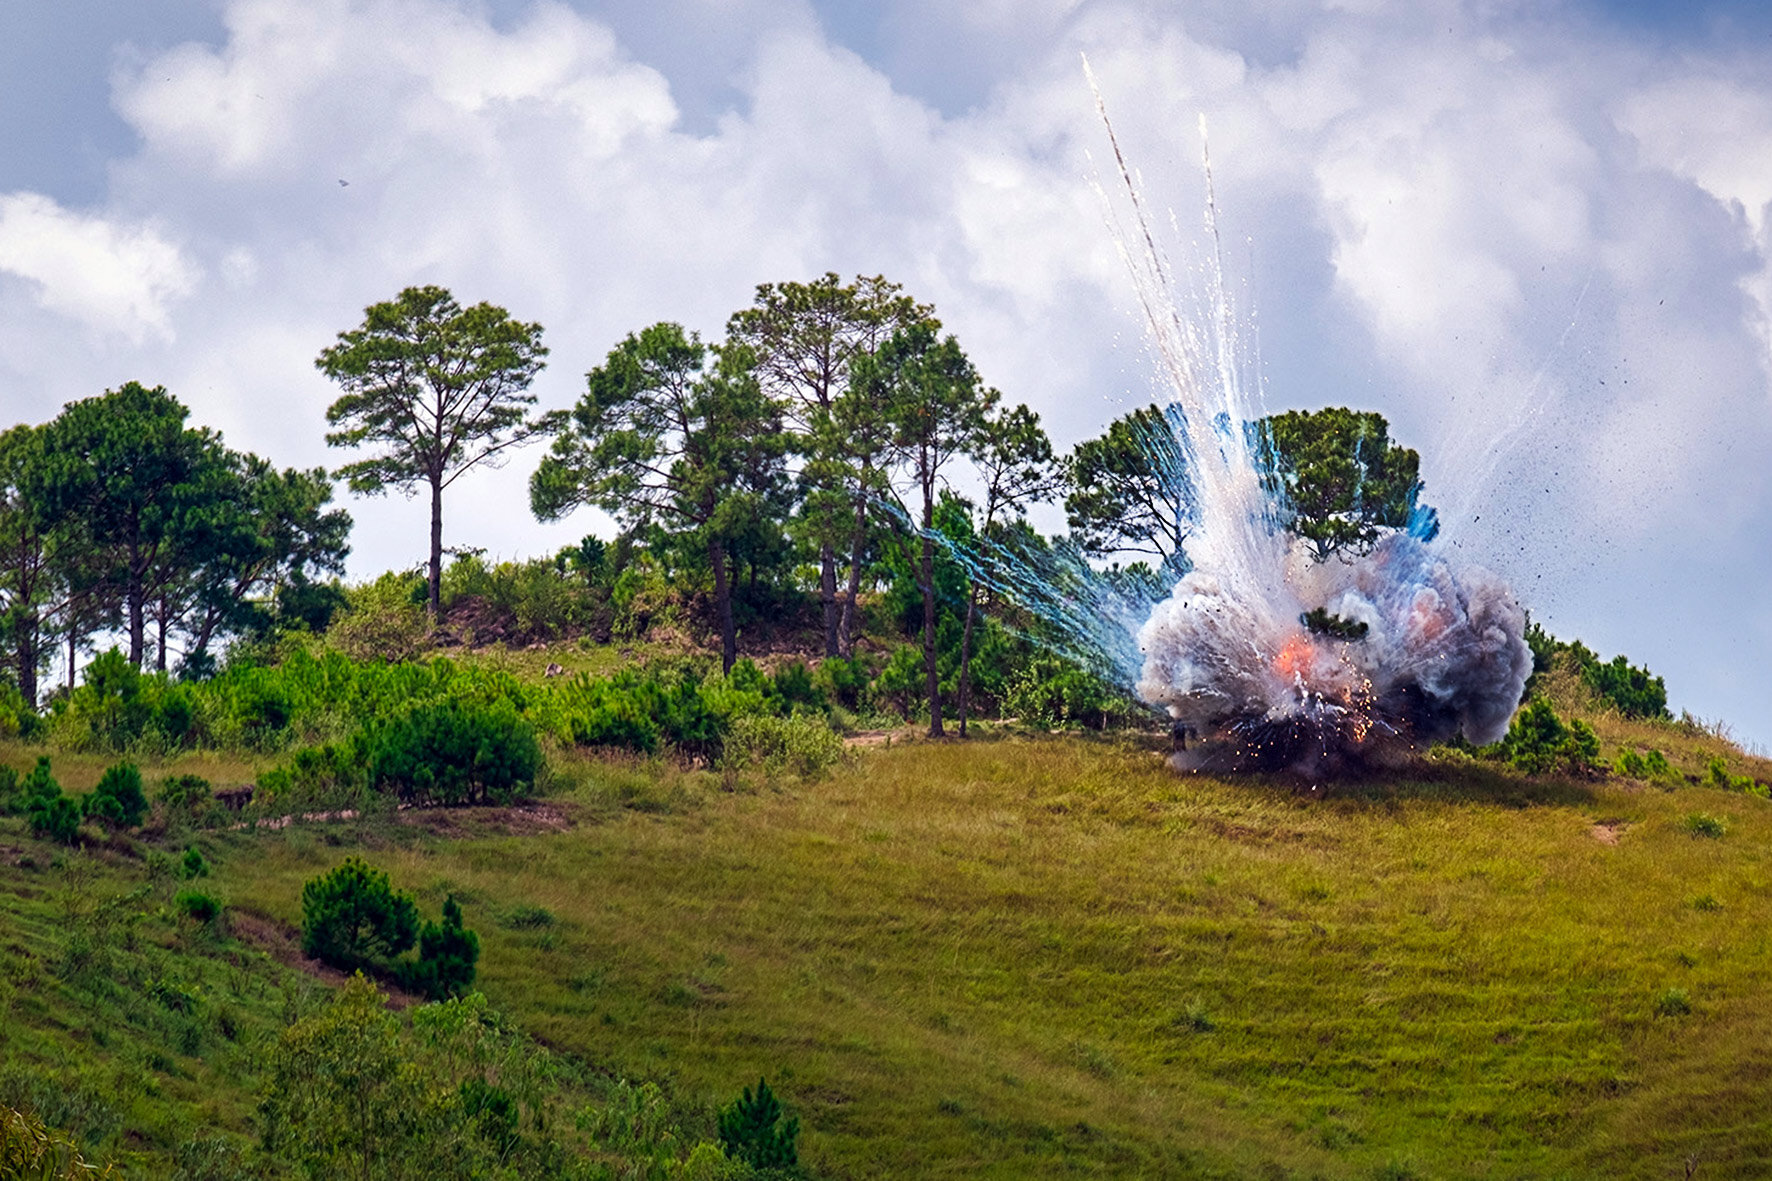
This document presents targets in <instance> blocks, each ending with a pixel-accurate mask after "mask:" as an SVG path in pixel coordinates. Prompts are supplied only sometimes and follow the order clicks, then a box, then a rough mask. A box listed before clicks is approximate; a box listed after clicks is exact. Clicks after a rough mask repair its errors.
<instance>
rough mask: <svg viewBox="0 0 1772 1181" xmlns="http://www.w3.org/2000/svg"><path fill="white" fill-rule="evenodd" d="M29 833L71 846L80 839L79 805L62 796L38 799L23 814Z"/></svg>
mask: <svg viewBox="0 0 1772 1181" xmlns="http://www.w3.org/2000/svg"><path fill="white" fill-rule="evenodd" d="M25 815H26V816H27V817H28V818H29V820H30V824H31V832H32V833H33V834H35V835H37V836H40V837H44V838H45V839H47V840H52V841H60V842H61V843H62V844H64V845H71V844H73V843H74V842H75V841H77V840H79V838H80V805H79V804H76V803H75V802H74V801H73V800H72V799H70V798H69V797H67V796H64V795H55V796H45V797H39V798H38V799H37V800H36V801H35V802H34V803H33V804H32V805H31V807H30V809H29V810H28V811H27V812H26V813H25Z"/></svg>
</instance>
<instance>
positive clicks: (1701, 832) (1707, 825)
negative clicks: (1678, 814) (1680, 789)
mask: <svg viewBox="0 0 1772 1181" xmlns="http://www.w3.org/2000/svg"><path fill="white" fill-rule="evenodd" d="M1680 828H1681V829H1682V830H1684V831H1685V833H1686V834H1687V835H1688V836H1693V837H1706V838H1708V839H1710V840H1713V841H1714V840H1720V839H1722V837H1723V834H1725V833H1727V832H1728V831H1729V826H1728V825H1727V824H1726V823H1725V822H1724V821H1723V820H1722V819H1721V818H1720V817H1717V816H1712V815H1711V814H1710V813H1708V812H1692V813H1689V814H1688V815H1687V816H1686V817H1685V818H1684V819H1683V820H1681V821H1680Z"/></svg>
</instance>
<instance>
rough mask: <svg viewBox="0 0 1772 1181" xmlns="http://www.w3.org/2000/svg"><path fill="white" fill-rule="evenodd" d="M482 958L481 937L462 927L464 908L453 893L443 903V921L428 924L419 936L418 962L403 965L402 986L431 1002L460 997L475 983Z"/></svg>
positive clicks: (401, 971)
mask: <svg viewBox="0 0 1772 1181" xmlns="http://www.w3.org/2000/svg"><path fill="white" fill-rule="evenodd" d="M479 959H480V937H479V936H478V935H476V934H474V932H472V931H470V930H468V929H467V928H466V927H464V926H462V919H461V906H460V904H459V903H457V902H456V900H455V896H454V895H453V894H451V895H450V896H449V897H448V898H446V899H444V902H443V921H442V922H441V923H431V922H427V923H425V925H424V928H423V929H422V930H421V931H420V932H419V935H418V959H417V960H416V961H409V962H407V963H404V964H402V965H401V968H400V978H401V982H402V984H403V985H404V986H405V987H406V988H407V989H409V990H411V991H413V992H422V993H424V994H425V995H426V996H428V997H430V998H431V999H432V1000H442V999H444V998H446V997H452V996H460V995H462V994H463V993H465V992H467V991H468V990H469V989H470V988H471V987H472V986H473V983H474V966H475V964H476V963H478V961H479Z"/></svg>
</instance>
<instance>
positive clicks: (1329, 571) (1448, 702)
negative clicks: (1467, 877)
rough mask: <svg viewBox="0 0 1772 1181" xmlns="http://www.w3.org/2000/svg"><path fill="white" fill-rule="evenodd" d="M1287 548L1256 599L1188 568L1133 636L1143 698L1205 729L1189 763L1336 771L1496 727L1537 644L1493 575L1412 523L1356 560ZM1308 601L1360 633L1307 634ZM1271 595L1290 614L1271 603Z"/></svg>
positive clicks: (1514, 699) (1483, 736) (1501, 725)
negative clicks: (1413, 530) (1444, 552)
mask: <svg viewBox="0 0 1772 1181" xmlns="http://www.w3.org/2000/svg"><path fill="white" fill-rule="evenodd" d="M1288 558H1289V561H1288V564H1287V568H1286V569H1284V570H1283V572H1282V573H1281V576H1280V577H1279V578H1278V579H1277V580H1276V582H1275V583H1274V584H1270V585H1269V586H1268V587H1266V588H1264V589H1265V590H1266V591H1267V592H1268V593H1265V594H1262V595H1259V596H1238V595H1235V594H1231V593H1228V592H1227V590H1226V583H1225V581H1224V580H1223V579H1221V578H1220V577H1217V576H1215V575H1214V574H1213V573H1212V572H1211V571H1210V570H1208V569H1204V568H1202V569H1196V570H1195V571H1194V572H1193V573H1191V574H1189V575H1187V576H1186V577H1185V578H1183V579H1182V580H1181V582H1180V583H1179V584H1178V585H1177V586H1176V588H1175V591H1174V593H1173V594H1172V595H1171V596H1170V598H1168V599H1167V600H1165V601H1164V602H1162V603H1159V604H1157V606H1156V607H1155V608H1154V609H1153V610H1152V612H1151V617H1150V619H1149V620H1148V621H1147V622H1146V623H1145V625H1144V626H1143V628H1141V629H1140V631H1139V634H1138V645H1139V648H1140V650H1141V651H1142V652H1143V654H1144V667H1143V670H1142V674H1141V676H1140V678H1139V682H1138V687H1137V688H1138V695H1139V696H1140V697H1141V698H1143V699H1144V700H1145V701H1147V702H1150V703H1151V704H1153V705H1158V706H1162V707H1164V708H1166V709H1167V710H1168V712H1169V715H1170V716H1171V717H1172V718H1174V719H1175V720H1176V722H1177V724H1178V726H1179V727H1182V728H1184V732H1187V731H1191V732H1192V733H1194V734H1197V735H1199V736H1200V737H1201V738H1203V739H1205V742H1204V743H1203V744H1201V745H1199V746H1196V747H1195V749H1194V750H1192V751H1190V752H1187V755H1186V757H1185V758H1184V759H1183V760H1182V761H1183V764H1184V765H1185V766H1187V767H1191V768H1213V769H1237V768H1241V769H1251V770H1255V769H1262V770H1273V769H1280V768H1293V769H1297V770H1299V771H1301V772H1303V773H1306V774H1333V773H1337V772H1343V771H1349V770H1354V769H1357V768H1359V767H1361V766H1365V765H1371V764H1375V763H1376V764H1383V763H1388V762H1390V761H1392V760H1394V759H1395V758H1396V757H1397V756H1398V755H1400V754H1406V753H1407V752H1408V751H1410V750H1412V749H1414V748H1416V747H1418V746H1422V745H1425V744H1427V743H1431V742H1438V741H1442V740H1445V739H1448V738H1453V737H1456V736H1458V735H1460V734H1462V735H1463V736H1464V737H1466V738H1468V739H1469V740H1470V741H1472V742H1478V743H1483V742H1493V741H1494V740H1495V739H1497V738H1499V737H1501V735H1502V734H1504V733H1505V732H1506V730H1507V725H1508V719H1509V718H1510V717H1512V716H1513V711H1514V707H1515V706H1516V705H1517V704H1518V703H1519V700H1520V692H1521V689H1522V688H1523V686H1524V685H1525V682H1526V677H1527V676H1528V675H1529V674H1530V673H1531V671H1532V653H1531V651H1530V649H1528V648H1527V646H1526V642H1525V639H1524V638H1523V636H1524V631H1525V624H1526V620H1525V614H1524V612H1523V611H1522V610H1521V609H1520V606H1519V604H1518V603H1517V602H1516V601H1515V600H1514V598H1513V595H1512V593H1511V592H1510V591H1509V590H1508V588H1507V586H1506V585H1505V584H1504V583H1502V582H1501V581H1500V580H1499V579H1498V578H1496V577H1495V576H1494V575H1492V574H1489V573H1488V572H1487V571H1485V570H1482V569H1480V568H1477V567H1465V568H1463V569H1458V568H1455V567H1454V566H1453V565H1452V564H1451V563H1450V562H1449V561H1447V560H1446V559H1444V558H1442V557H1439V556H1437V555H1435V554H1434V553H1433V552H1432V550H1431V549H1430V547H1429V546H1428V545H1427V544H1426V543H1424V542H1422V541H1419V540H1417V539H1416V538H1414V537H1411V536H1409V535H1407V534H1397V535H1394V536H1392V537H1390V538H1387V539H1386V540H1384V541H1383V542H1381V543H1379V545H1378V546H1377V547H1376V548H1374V550H1373V551H1372V552H1371V553H1370V554H1367V555H1365V556H1363V557H1359V558H1356V559H1354V560H1352V561H1350V562H1341V561H1339V560H1332V561H1331V562H1329V563H1326V564H1323V565H1314V564H1312V563H1311V560H1310V559H1309V558H1307V557H1301V556H1299V555H1297V554H1291V555H1288ZM1307 600H1309V601H1315V602H1318V603H1322V604H1325V605H1326V607H1327V609H1328V612H1329V613H1330V614H1331V615H1332V616H1333V617H1335V618H1338V619H1341V620H1346V621H1350V622H1353V623H1355V624H1356V625H1358V624H1363V625H1365V626H1364V628H1363V629H1362V631H1363V634H1362V635H1361V636H1360V637H1359V638H1357V639H1354V638H1345V637H1343V636H1341V635H1335V634H1321V633H1318V632H1315V631H1312V630H1311V629H1310V628H1308V627H1307V626H1306V625H1305V624H1304V623H1303V622H1301V619H1300V617H1301V616H1302V615H1303V614H1304V613H1305V611H1304V605H1305V603H1306V601H1307ZM1276 601H1278V602H1280V603H1284V604H1285V605H1286V606H1288V607H1294V608H1296V610H1295V611H1292V612H1290V613H1285V612H1281V611H1270V610H1265V608H1267V607H1269V606H1271V605H1273V604H1274V603H1275V602H1276Z"/></svg>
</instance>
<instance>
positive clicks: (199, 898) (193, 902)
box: [172, 890, 222, 926]
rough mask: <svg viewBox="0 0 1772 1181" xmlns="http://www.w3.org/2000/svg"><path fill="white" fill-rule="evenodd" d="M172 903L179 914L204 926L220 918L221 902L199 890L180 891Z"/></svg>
mask: <svg viewBox="0 0 1772 1181" xmlns="http://www.w3.org/2000/svg"><path fill="white" fill-rule="evenodd" d="M172 903H173V905H174V906H176V907H178V910H179V913H180V914H182V915H184V916H185V917H186V918H189V919H195V920H197V921H198V922H199V923H202V924H204V925H205V926H207V925H209V924H210V923H213V922H215V920H216V919H218V918H220V917H221V912H222V904H221V902H220V901H218V900H217V899H216V897H215V896H214V895H213V894H205V893H203V892H202V891H201V890H180V891H179V893H178V895H177V896H176V897H174V898H173V900H172Z"/></svg>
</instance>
